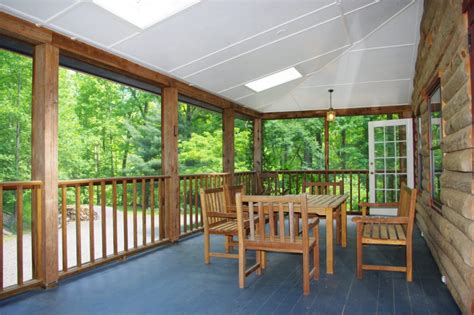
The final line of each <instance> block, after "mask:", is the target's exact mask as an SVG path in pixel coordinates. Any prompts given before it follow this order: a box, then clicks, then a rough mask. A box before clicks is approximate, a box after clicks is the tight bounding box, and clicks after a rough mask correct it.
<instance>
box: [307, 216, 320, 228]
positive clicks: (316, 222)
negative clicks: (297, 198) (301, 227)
mask: <svg viewBox="0 0 474 315" xmlns="http://www.w3.org/2000/svg"><path fill="white" fill-rule="evenodd" d="M317 225H319V218H318V217H314V218H311V219H309V220H308V229H312V228H314V227H315V226H317Z"/></svg>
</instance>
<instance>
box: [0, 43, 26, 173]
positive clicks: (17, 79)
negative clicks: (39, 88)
mask: <svg viewBox="0 0 474 315" xmlns="http://www.w3.org/2000/svg"><path fill="white" fill-rule="evenodd" d="M32 72H33V63H32V60H31V58H28V57H24V56H22V55H19V54H15V53H11V52H8V51H5V50H1V49H0V129H1V130H2V132H0V143H1V145H0V169H1V172H0V181H12V180H25V179H29V178H30V170H31V97H32V96H31V95H32V94H31V93H32V83H31V81H32Z"/></svg>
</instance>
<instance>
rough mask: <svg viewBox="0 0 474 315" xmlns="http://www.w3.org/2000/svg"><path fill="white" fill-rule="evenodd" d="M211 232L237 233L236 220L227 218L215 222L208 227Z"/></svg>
mask: <svg viewBox="0 0 474 315" xmlns="http://www.w3.org/2000/svg"><path fill="white" fill-rule="evenodd" d="M209 232H210V233H212V234H225V235H237V220H228V221H221V222H218V223H215V224H214V225H212V226H210V227H209Z"/></svg>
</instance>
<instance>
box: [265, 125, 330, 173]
mask: <svg viewBox="0 0 474 315" xmlns="http://www.w3.org/2000/svg"><path fill="white" fill-rule="evenodd" d="M263 144H264V149H263V164H264V170H268V171H270V170H299V169H323V168H324V120H323V119H321V118H305V119H286V120H268V121H265V122H264V126H263Z"/></svg>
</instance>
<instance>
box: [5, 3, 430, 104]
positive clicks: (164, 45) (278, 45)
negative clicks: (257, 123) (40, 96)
mask: <svg viewBox="0 0 474 315" xmlns="http://www.w3.org/2000/svg"><path fill="white" fill-rule="evenodd" d="M422 7H423V4H422V0H336V1H330V0H202V1H201V2H200V3H198V4H197V5H194V6H192V7H190V8H188V9H186V10H184V11H182V12H180V13H178V14H176V15H174V16H172V17H170V18H168V19H166V20H164V21H161V22H159V23H157V24H155V25H153V26H151V27H149V28H147V29H145V30H141V29H139V28H137V27H136V26H134V25H132V24H130V23H128V22H126V21H124V20H122V19H120V18H119V17H117V16H115V15H113V14H112V13H110V12H108V11H106V10H104V9H102V8H101V7H99V6H97V5H95V4H94V3H92V2H91V1H85V0H82V1H81V0H0V11H5V12H8V13H10V14H13V15H16V16H19V17H22V18H25V19H27V20H30V21H32V22H34V23H37V24H41V25H42V26H44V27H47V28H50V29H53V30H55V31H58V32H60V33H63V34H65V35H68V36H70V37H74V38H77V39H78V40H82V41H85V42H87V43H89V44H92V45H94V46H97V47H100V48H102V49H105V50H107V51H110V52H112V53H114V54H117V55H120V56H123V57H125V58H127V59H129V60H132V61H134V62H137V63H139V64H142V65H144V66H146V67H148V68H151V69H155V70H158V71H160V72H163V73H166V74H168V75H170V76H173V77H176V78H178V79H181V80H183V81H185V82H188V83H190V84H193V85H195V86H198V87H200V88H202V89H204V90H207V91H210V92H213V93H215V94H220V95H221V96H223V97H225V98H227V99H230V100H232V101H235V102H236V103H239V104H241V105H244V106H246V107H250V108H253V109H256V110H259V111H262V112H274V111H294V110H312V109H325V108H327V107H328V98H329V95H328V92H327V90H328V89H329V88H334V89H335V92H334V95H333V103H334V107H335V108H355V107H368V106H383V105H397V104H409V103H410V96H411V91H412V80H413V75H414V68H415V60H416V52H417V46H418V40H419V23H420V20H421V15H422ZM293 66H294V67H296V69H298V71H300V72H301V73H302V74H303V78H301V79H298V80H295V81H292V82H289V83H286V84H283V85H280V86H278V87H274V88H272V89H269V90H266V91H263V92H260V93H255V92H253V91H252V90H250V89H249V88H247V87H245V86H244V84H246V83H248V82H250V81H253V80H255V79H258V78H262V77H265V76H267V75H269V74H272V73H275V72H279V71H281V70H284V69H287V68H289V67H293Z"/></svg>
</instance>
